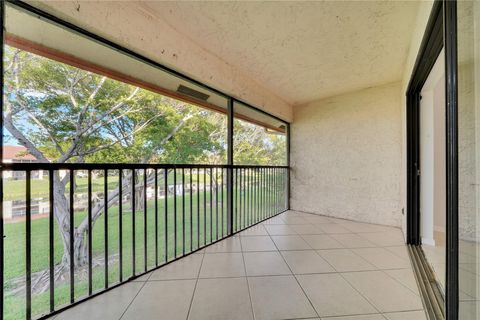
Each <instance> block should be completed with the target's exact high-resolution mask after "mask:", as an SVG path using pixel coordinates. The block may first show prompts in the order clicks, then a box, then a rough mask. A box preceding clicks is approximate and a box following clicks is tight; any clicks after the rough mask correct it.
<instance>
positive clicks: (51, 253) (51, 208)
mask: <svg viewBox="0 0 480 320" xmlns="http://www.w3.org/2000/svg"><path fill="white" fill-rule="evenodd" d="M53 173H54V172H53V170H52V169H50V170H48V189H49V190H48V196H49V199H48V201H49V215H48V244H49V270H50V277H49V280H50V284H49V287H50V312H53V311H54V310H55V283H54V281H55V278H54V277H55V272H54V267H55V265H54V264H55V251H54V237H53V236H54V218H55V217H54V214H55V211H54V208H55V207H54V203H55V202H53V201H54V200H55V197H54V192H53V184H54V182H53Z"/></svg>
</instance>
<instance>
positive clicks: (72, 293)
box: [69, 170, 75, 303]
mask: <svg viewBox="0 0 480 320" xmlns="http://www.w3.org/2000/svg"><path fill="white" fill-rule="evenodd" d="M74 186H75V178H74V170H70V190H69V191H70V192H69V199H70V217H69V218H70V226H69V232H70V235H69V236H70V237H69V240H70V241H69V245H70V303H73V302H74V301H75V278H74V273H75V261H74V255H73V254H74V252H73V251H74V237H73V232H74V228H73V227H74V220H73V213H74V191H75V190H74V189H75V187H74Z"/></svg>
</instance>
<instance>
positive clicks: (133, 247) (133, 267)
mask: <svg viewBox="0 0 480 320" xmlns="http://www.w3.org/2000/svg"><path fill="white" fill-rule="evenodd" d="M135 172H136V171H135V169H132V191H131V192H132V275H133V276H135V251H136V250H135Z"/></svg>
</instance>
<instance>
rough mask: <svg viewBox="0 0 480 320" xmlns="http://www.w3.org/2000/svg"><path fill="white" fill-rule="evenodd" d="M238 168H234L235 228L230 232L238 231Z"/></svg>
mask: <svg viewBox="0 0 480 320" xmlns="http://www.w3.org/2000/svg"><path fill="white" fill-rule="evenodd" d="M238 208H239V203H238V168H235V228H234V229H233V230H232V232H236V231H238Z"/></svg>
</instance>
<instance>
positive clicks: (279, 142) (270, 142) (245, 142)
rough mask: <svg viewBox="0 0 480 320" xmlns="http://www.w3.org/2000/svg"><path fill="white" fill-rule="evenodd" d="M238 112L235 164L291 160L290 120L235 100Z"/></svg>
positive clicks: (235, 113)
mask: <svg viewBox="0 0 480 320" xmlns="http://www.w3.org/2000/svg"><path fill="white" fill-rule="evenodd" d="M234 115H235V119H234V127H233V159H234V164H237V165H272V166H274V165H286V164H287V131H286V130H287V126H286V123H284V122H282V121H279V120H276V119H275V118H273V117H270V116H268V115H266V114H264V113H262V112H260V111H257V110H255V109H252V108H250V107H248V106H246V105H244V104H241V103H235V104H234Z"/></svg>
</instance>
